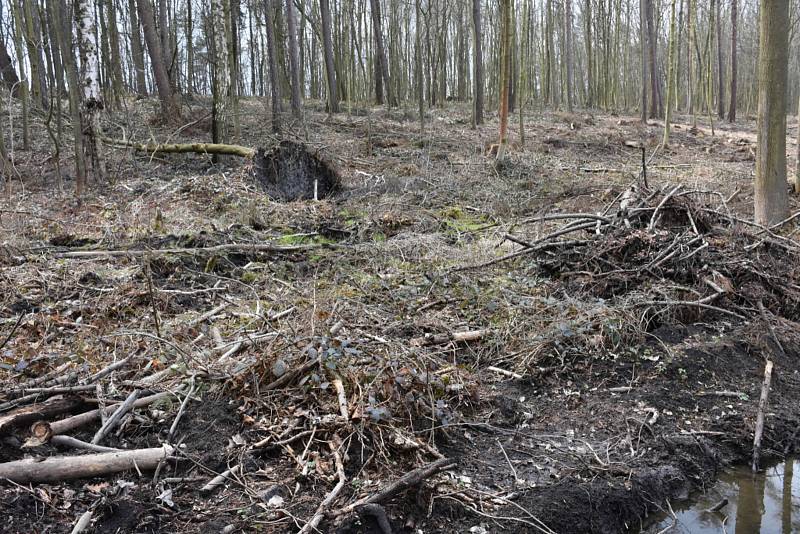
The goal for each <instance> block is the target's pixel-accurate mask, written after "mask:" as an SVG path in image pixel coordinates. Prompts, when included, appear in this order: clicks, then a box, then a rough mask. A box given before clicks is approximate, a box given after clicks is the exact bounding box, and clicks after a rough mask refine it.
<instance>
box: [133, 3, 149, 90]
mask: <svg viewBox="0 0 800 534" xmlns="http://www.w3.org/2000/svg"><path fill="white" fill-rule="evenodd" d="M128 13H129V15H130V23H131V28H130V40H131V56H132V59H133V70H134V73H135V79H136V93H137V94H139V95H142V96H145V95H147V79H146V77H145V71H144V47H143V45H142V34H141V30H140V29H139V14H138V12H137V11H136V0H128Z"/></svg>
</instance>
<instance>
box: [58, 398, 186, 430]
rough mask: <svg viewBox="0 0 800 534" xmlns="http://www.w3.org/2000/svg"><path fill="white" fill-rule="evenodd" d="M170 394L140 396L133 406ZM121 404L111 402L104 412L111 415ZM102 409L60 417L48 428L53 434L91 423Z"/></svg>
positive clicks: (140, 406) (154, 400) (137, 406)
mask: <svg viewBox="0 0 800 534" xmlns="http://www.w3.org/2000/svg"><path fill="white" fill-rule="evenodd" d="M170 395H172V393H170V392H169V391H162V392H161V393H156V394H154V395H150V396H149V397H142V398H141V399H137V400H136V401H135V402H134V403H133V407H134V408H142V407H144V406H148V405H150V404H152V403H154V402H156V401H158V400H161V399H165V398H167V397H169V396H170ZM121 404H122V403H118V404H112V405H111V406H108V407H106V408H104V410H105V413H106V414H107V415H109V416H110V415H112V414H113V413H114V412H115V411H116V410H117V408H119V407H120V406H121ZM102 411H103V410H101V409H100V408H98V409H96V410H92V411H90V412H84V413H81V414H78V415H73V416H72V417H67V418H66V419H62V420H60V421H55V422H53V423H51V424H50V428H52V429H53V434H54V435H58V434H66V433H67V432H69V431H71V430H75V429H76V428H80V427H82V426H84V425H87V424H89V423H91V422H92V421H95V420H97V419H100V413H101V412H102Z"/></svg>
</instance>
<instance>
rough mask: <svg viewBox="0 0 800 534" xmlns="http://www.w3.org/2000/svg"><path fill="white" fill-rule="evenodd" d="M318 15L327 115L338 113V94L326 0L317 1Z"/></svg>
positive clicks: (329, 18)
mask: <svg viewBox="0 0 800 534" xmlns="http://www.w3.org/2000/svg"><path fill="white" fill-rule="evenodd" d="M319 14H320V18H321V24H322V48H323V53H324V55H325V77H326V80H327V83H328V113H339V94H338V89H337V85H336V83H337V82H336V68H335V66H334V62H333V37H332V36H331V7H330V4H329V3H328V0H319Z"/></svg>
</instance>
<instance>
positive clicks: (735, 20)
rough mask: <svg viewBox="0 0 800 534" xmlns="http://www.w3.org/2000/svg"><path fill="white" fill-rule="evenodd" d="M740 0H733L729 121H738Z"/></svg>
mask: <svg viewBox="0 0 800 534" xmlns="http://www.w3.org/2000/svg"><path fill="white" fill-rule="evenodd" d="M738 3H739V2H738V0H731V90H730V93H731V103H730V107H728V121H729V122H736V83H737V69H738V65H737V62H738V53H737V50H736V48H737V38H738V36H737V33H738V29H739V15H738Z"/></svg>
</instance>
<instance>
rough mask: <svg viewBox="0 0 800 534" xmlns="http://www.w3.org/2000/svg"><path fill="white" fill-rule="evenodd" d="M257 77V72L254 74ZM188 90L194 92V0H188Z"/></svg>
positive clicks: (189, 92)
mask: <svg viewBox="0 0 800 534" xmlns="http://www.w3.org/2000/svg"><path fill="white" fill-rule="evenodd" d="M253 77H255V74H254V75H253ZM186 92H187V93H188V94H190V95H191V94H194V21H193V18H192V0H186Z"/></svg>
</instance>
